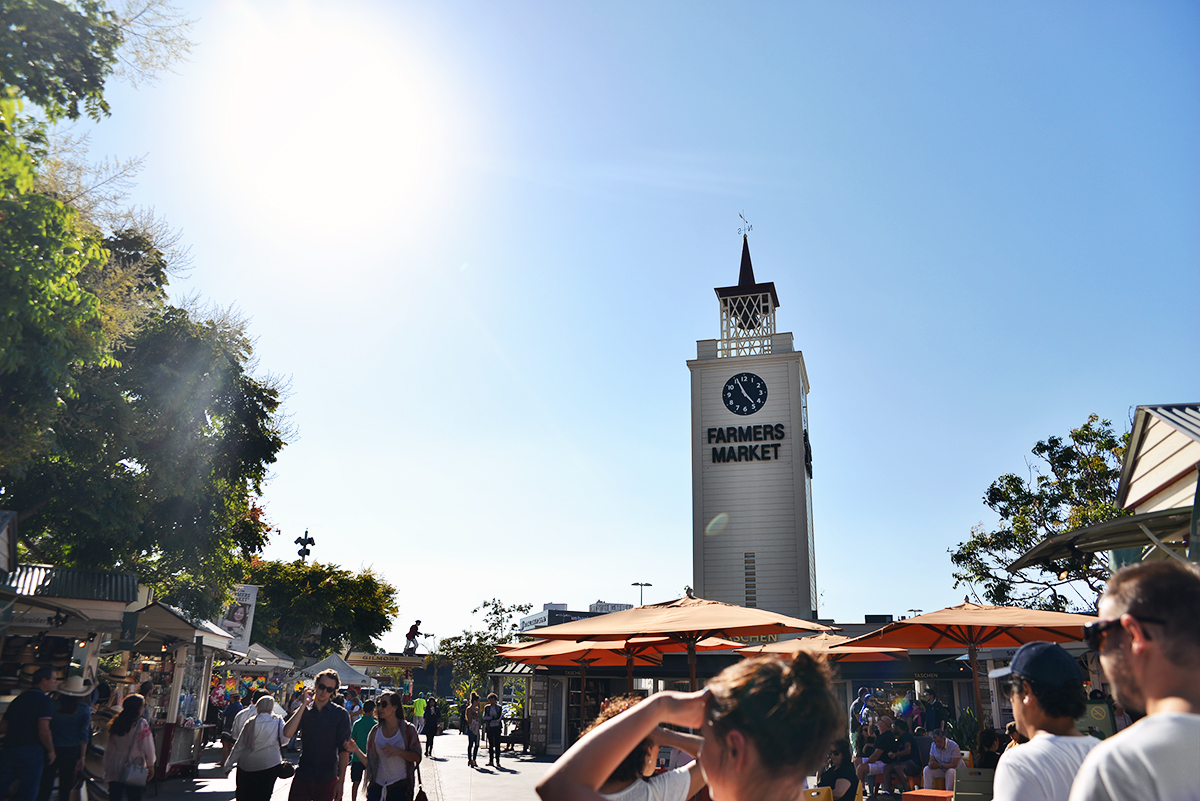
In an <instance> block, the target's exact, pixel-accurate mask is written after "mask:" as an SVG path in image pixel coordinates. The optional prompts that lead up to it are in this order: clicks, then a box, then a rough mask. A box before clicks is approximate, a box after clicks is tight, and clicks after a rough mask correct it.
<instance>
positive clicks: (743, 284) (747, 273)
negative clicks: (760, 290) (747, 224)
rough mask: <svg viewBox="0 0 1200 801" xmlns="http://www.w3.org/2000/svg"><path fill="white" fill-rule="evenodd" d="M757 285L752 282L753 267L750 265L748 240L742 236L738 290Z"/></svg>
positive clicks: (744, 235)
mask: <svg viewBox="0 0 1200 801" xmlns="http://www.w3.org/2000/svg"><path fill="white" fill-rule="evenodd" d="M755 283H757V282H756V281H755V280H754V265H753V264H751V263H750V238H749V237H748V236H746V234H742V268H741V270H739V271H738V282H737V285H738V287H739V288H748V287H752V286H754V284H755Z"/></svg>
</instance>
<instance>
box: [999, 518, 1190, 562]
mask: <svg viewBox="0 0 1200 801" xmlns="http://www.w3.org/2000/svg"><path fill="white" fill-rule="evenodd" d="M1191 522H1192V507H1191V506H1185V507H1182V508H1177V509H1160V510H1159V511H1157V512H1146V513H1145V514H1140V515H1133V516H1132V517H1122V518H1119V519H1117V520H1109V521H1107V522H1104V523H1097V524H1096V525H1094V526H1087V527H1085V528H1077V529H1075V530H1074V531H1064V532H1063V533H1062V534H1055V535H1054V536H1052V537H1047V538H1046V539H1044V540H1042V541H1041V542H1039V543H1038V544H1037V545H1035V546H1034V547H1033V548H1031V549H1030V550H1029V551H1028V552H1026V553H1025V554H1024V555H1023V556H1021V558H1020V559H1017V560H1016V561H1015V562H1013V563H1012V564H1011V565H1009V566H1008V569H1009V570H1021V569H1023V568H1026V567H1031V566H1033V565H1037V564H1045V563H1047V562H1053V561H1056V560H1058V559H1068V558H1070V557H1072V556H1079V555H1081V554H1088V553H1101V552H1104V551H1115V550H1120V549H1121V548H1145V547H1149V546H1154V547H1155V548H1157V549H1160V550H1162V551H1164V552H1165V553H1167V554H1169V556H1167V558H1168V559H1169V558H1176V559H1180V560H1183V557H1182V556H1180V555H1179V554H1178V553H1177V552H1176V550H1175V549H1173V548H1172V547H1171V546H1172V545H1174V546H1176V547H1180V546H1182V544H1183V543H1184V542H1186V538H1187V536H1188V531H1189V528H1190V527H1191ZM1183 550H1186V547H1184V548H1183Z"/></svg>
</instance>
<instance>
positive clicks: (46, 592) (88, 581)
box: [4, 565, 138, 604]
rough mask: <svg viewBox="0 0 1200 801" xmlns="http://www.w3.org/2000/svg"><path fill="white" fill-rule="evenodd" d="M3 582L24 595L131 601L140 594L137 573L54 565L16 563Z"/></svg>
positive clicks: (129, 602)
mask: <svg viewBox="0 0 1200 801" xmlns="http://www.w3.org/2000/svg"><path fill="white" fill-rule="evenodd" d="M4 583H5V584H6V585H7V586H8V587H9V589H11V590H13V591H15V592H17V593H19V594H21V595H33V596H39V597H43V598H78V599H83V600H88V601H117V602H120V603H123V604H131V603H133V602H134V601H136V600H137V597H138V582H137V573H117V572H114V571H111V570H81V569H78V568H73V567H53V566H51V565H17V569H16V570H14V571H13V572H11V573H9V574H8V576H7V578H6V579H5V580H4Z"/></svg>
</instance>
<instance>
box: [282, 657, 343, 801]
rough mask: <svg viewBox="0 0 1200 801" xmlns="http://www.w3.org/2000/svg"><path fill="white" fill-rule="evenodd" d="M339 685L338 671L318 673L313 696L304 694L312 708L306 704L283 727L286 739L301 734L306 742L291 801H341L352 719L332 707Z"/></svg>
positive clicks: (293, 783)
mask: <svg viewBox="0 0 1200 801" xmlns="http://www.w3.org/2000/svg"><path fill="white" fill-rule="evenodd" d="M339 683H340V682H339V681H338V674H337V671H336V670H322V671H321V672H320V673H318V674H317V677H316V679H315V680H314V681H313V690H312V691H311V695H310V694H308V693H306V694H305V700H306V701H307V700H309V699H310V698H311V700H312V705H311V706H309V705H308V704H307V703H306V704H305V705H304V706H303V707H301V708H300V709H299V710H297V711H296V713H295V714H293V715H292V716H291V718H289V719H288V722H287V725H286V726H284V729H283V733H284V736H285V737H288V738H291V737H292V736H293V735H294V734H296V732H300V739H301V740H303V741H304V748H303V749H302V750H301V752H300V764H299V766H298V767H297V768H296V775H295V776H294V777H293V778H292V786H291V790H290V791H289V793H288V801H334V800H335V799H336V801H342V788H343V787H344V786H345V783H346V766H347V765H348V764H349V763H350V751H349V750H348V746H347V741H350V716H349V715H347V714H346V710H345V709H344V708H343V707H340V706H338V705H337V704H333V703H330V699H332V698H333V696H335V695H336V694H337V690H338V685H339Z"/></svg>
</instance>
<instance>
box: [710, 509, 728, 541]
mask: <svg viewBox="0 0 1200 801" xmlns="http://www.w3.org/2000/svg"><path fill="white" fill-rule="evenodd" d="M728 525H729V514H728V513H726V512H721V513H720V514H719V515H717V516H716V517H714V518H713V519H712V520H709V521H708V525H707V526H705V527H704V536H706V537H715V536H717V535H718V534H720V533H721V532H722V531H724V530H725V527H726V526H728Z"/></svg>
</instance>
